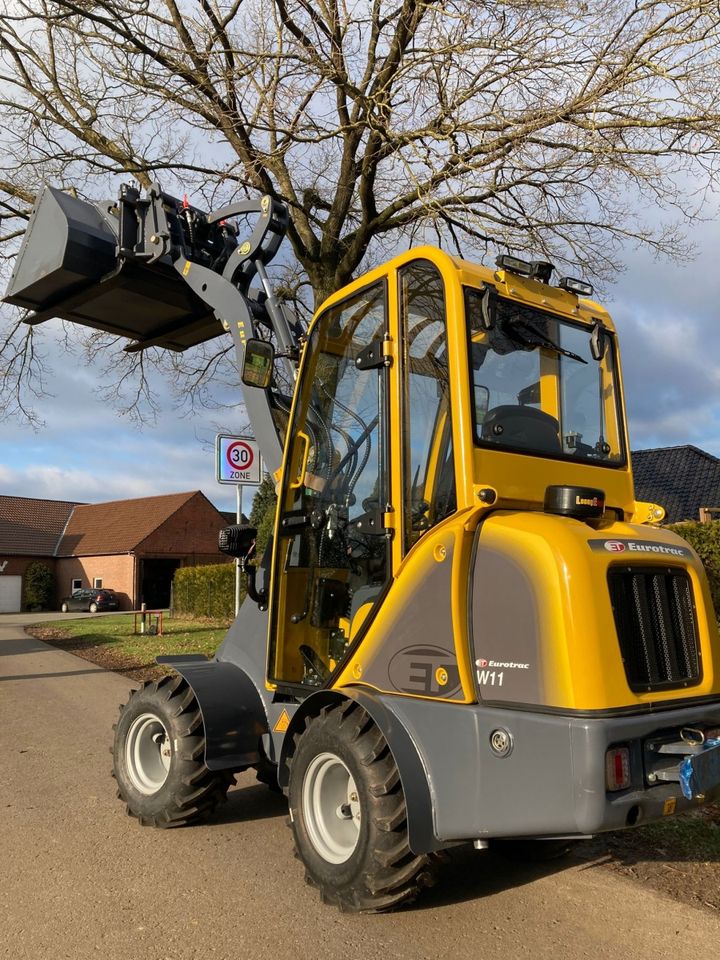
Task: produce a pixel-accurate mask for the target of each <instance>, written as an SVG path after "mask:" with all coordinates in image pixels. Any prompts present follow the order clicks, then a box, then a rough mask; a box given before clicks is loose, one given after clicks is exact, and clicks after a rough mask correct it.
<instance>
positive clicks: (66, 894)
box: [0, 616, 720, 960]
mask: <svg viewBox="0 0 720 960" xmlns="http://www.w3.org/2000/svg"><path fill="white" fill-rule="evenodd" d="M25 619H27V618H25ZM22 620H23V617H18V616H16V617H11V616H0V756H1V758H2V765H1V766H0V811H1V812H2V817H1V818H0V956H1V957H7V958H11V960H26V958H27V960H64V958H67V960H85V958H98V957H102V958H107V960H216V958H217V960H264V958H267V960H286V958H287V960H304V958H308V960H311V958H312V960H325V958H333V960H335V958H348V960H362V958H366V957H368V958H372V960H385V958H388V960H390V958H398V960H425V958H427V960H440V958H445V957H447V958H450V957H452V958H453V960H470V958H472V960H494V958H498V960H499V958H503V960H516V958H524V957H532V958H533V960H546V958H552V960H564V958H568V960H579V958H583V957H589V958H593V960H600V958H613V960H614V958H617V960H664V958H670V957H675V956H678V957H679V956H682V957H687V958H692V960H706V958H707V960H710V958H712V960H715V958H716V957H717V950H718V940H719V936H720V923H718V920H717V919H716V917H715V916H714V915H713V914H712V913H710V912H703V911H699V910H696V909H694V908H691V907H688V906H685V905H683V904H680V903H676V902H674V901H671V900H669V899H665V898H664V897H662V896H661V895H660V894H657V893H654V892H653V891H651V890H647V889H645V888H644V887H643V886H642V885H640V884H638V883H633V882H632V881H629V880H625V879H623V878H621V877H618V876H616V875H614V874H613V873H611V872H610V871H609V870H607V869H605V868H603V867H601V866H599V865H597V864H576V863H572V862H571V863H562V864H555V865H553V866H551V867H548V866H543V867H526V866H519V865H517V864H506V863H503V862H502V861H501V860H499V859H496V858H494V857H492V856H491V855H490V854H487V853H477V852H475V851H474V850H472V849H466V848H462V849H461V850H459V851H456V852H455V853H454V857H453V862H452V865H451V868H450V872H449V873H448V874H446V875H445V876H444V877H443V879H442V881H441V883H440V884H439V885H438V886H437V887H435V888H434V889H433V890H431V891H428V892H427V893H426V895H425V897H424V899H423V900H422V901H421V903H419V904H417V905H415V906H414V907H411V908H409V909H406V910H404V911H402V912H400V913H396V914H389V915H383V916H352V915H346V914H340V913H339V912H337V911H336V910H335V909H334V908H330V907H325V906H323V905H322V904H321V903H320V902H319V900H318V897H317V893H316V891H314V890H313V889H312V888H310V887H307V886H305V884H304V883H303V880H302V869H301V867H300V864H299V863H298V862H297V861H296V860H294V859H293V856H292V841H291V837H290V831H289V830H288V829H287V827H286V826H285V810H284V802H283V800H282V798H279V797H277V796H275V795H273V794H271V793H269V792H268V791H267V789H266V788H265V787H263V786H261V785H257V784H256V783H255V781H254V779H253V776H252V774H244V775H243V776H242V778H241V780H240V784H239V785H238V788H236V789H234V790H232V791H231V793H230V800H229V802H228V804H227V805H226V806H225V807H224V808H223V809H222V812H221V813H220V814H219V816H218V817H217V819H216V820H214V821H213V822H212V823H210V824H208V825H205V826H200V827H192V828H189V829H184V830H171V831H162V830H153V829H147V828H145V829H144V828H141V827H140V826H138V824H137V822H136V821H135V820H133V819H131V818H128V817H125V816H124V814H123V808H122V807H121V805H120V803H119V801H117V800H116V799H115V788H114V781H113V780H112V779H111V777H110V754H109V752H108V746H109V744H110V741H111V725H112V723H113V722H114V720H115V716H116V712H117V706H118V704H119V703H120V702H123V701H124V700H125V698H126V694H127V691H128V689H129V688H130V686H131V684H130V683H129V682H128V681H127V680H126V679H124V678H123V677H121V676H119V675H117V674H113V673H108V672H105V671H103V670H101V669H100V668H97V667H95V666H93V665H92V664H90V663H88V662H87V661H85V660H79V659H77V658H76V657H73V656H72V655H70V654H67V653H64V652H62V651H60V650H56V649H54V648H52V647H48V646H47V645H45V644H43V643H41V642H39V641H37V640H33V639H30V638H28V637H27V636H25V634H24V633H23V631H22V628H21V626H20V625H19V624H20V623H21V622H22Z"/></svg>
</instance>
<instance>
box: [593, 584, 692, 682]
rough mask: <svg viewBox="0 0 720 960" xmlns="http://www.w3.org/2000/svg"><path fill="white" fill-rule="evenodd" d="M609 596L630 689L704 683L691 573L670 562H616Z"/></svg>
mask: <svg viewBox="0 0 720 960" xmlns="http://www.w3.org/2000/svg"><path fill="white" fill-rule="evenodd" d="M608 584H609V587H610V601H611V603H612V608H613V613H614V615H615V626H616V628H617V634H618V640H619V641H620V651H621V653H622V657H623V661H624V663H625V674H626V676H627V680H628V684H629V686H630V689H631V690H635V691H641V690H642V691H645V690H659V689H662V688H664V687H684V686H690V685H691V684H694V683H699V682H700V656H699V651H698V641H697V630H696V626H695V608H694V603H693V593H692V586H691V584H690V578H689V577H688V575H687V573H686V572H685V571H684V570H682V569H677V568H668V567H612V568H611V569H610V570H609V571H608Z"/></svg>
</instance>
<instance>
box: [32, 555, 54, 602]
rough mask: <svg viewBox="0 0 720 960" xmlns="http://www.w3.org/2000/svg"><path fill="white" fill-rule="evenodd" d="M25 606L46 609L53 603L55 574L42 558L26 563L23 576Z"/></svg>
mask: <svg viewBox="0 0 720 960" xmlns="http://www.w3.org/2000/svg"><path fill="white" fill-rule="evenodd" d="M24 590H25V607H26V608H27V609H28V610H33V609H35V608H36V607H40V608H41V609H42V610H48V609H49V608H50V607H52V606H53V605H54V603H55V574H54V573H53V572H52V570H51V569H50V567H49V566H48V565H47V564H46V563H43V562H42V560H33V562H32V563H30V564H28V566H27V569H26V570H25V577H24Z"/></svg>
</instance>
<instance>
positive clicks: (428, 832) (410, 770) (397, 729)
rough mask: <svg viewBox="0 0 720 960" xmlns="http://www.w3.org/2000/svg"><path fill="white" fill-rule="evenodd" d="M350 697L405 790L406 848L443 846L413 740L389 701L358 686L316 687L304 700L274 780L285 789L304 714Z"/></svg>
mask: <svg viewBox="0 0 720 960" xmlns="http://www.w3.org/2000/svg"><path fill="white" fill-rule="evenodd" d="M342 700H354V701H355V702H356V703H357V704H358V705H359V706H361V707H363V709H364V710H366V711H367V713H369V714H370V716H371V717H372V719H373V721H374V722H375V723H376V724H377V726H378V727H379V728H380V730H381V732H382V734H383V736H384V737H385V739H386V740H387V743H388V746H389V747H390V752H391V753H392V755H393V759H394V760H395V763H396V765H397V768H398V772H399V774H400V782H401V784H402V788H403V792H404V794H405V803H406V805H407V819H408V839H409V843H410V849H411V850H412V851H413V853H415V854H421V853H429V852H430V851H432V850H438V849H440V848H442V847H445V846H447V844H446V843H443V842H441V841H439V840H437V838H436V837H435V832H434V830H433V814H432V798H431V795H430V786H429V784H428V779H427V775H426V773H425V767H424V765H423V762H422V759H421V757H420V753H419V751H418V749H417V746H416V745H415V742H414V740H413V739H412V737H411V736H410V733H409V732H408V730H407V729H406V727H405V725H404V724H403V721H402V720H401V719H400V718H399V717H398V716H397V714H396V713H395V712H394V711H393V710H392V707H391V705H390V704H388V703H387V702H385V701H384V699H383V698H382V697H381V696H378V695H377V694H375V693H374V692H371V691H369V690H365V689H362V688H360V687H343V688H342V690H319V691H318V692H317V693H313V694H311V695H310V696H309V697H308V698H307V699H306V700H304V701H303V702H302V703H301V704H300V706H299V707H298V709H297V711H296V712H295V714H294V715H293V717H292V719H291V721H290V726H289V727H288V729H287V731H286V733H285V738H284V740H283V744H282V749H281V751H280V761H279V764H278V782H279V784H280V786H281V787H282V788H283V790H284V791H285V792H287V786H288V781H289V768H288V759H289V758H290V757H291V756H292V754H293V752H294V750H295V739H294V735H295V734H296V733H298V732H300V731H302V730H303V729H304V728H305V719H306V717H315V716H317V715H318V714H319V713H320V711H321V710H322V708H323V707H325V706H328V705H329V704H333V703H339V702H341V701H342Z"/></svg>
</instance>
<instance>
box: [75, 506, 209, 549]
mask: <svg viewBox="0 0 720 960" xmlns="http://www.w3.org/2000/svg"><path fill="white" fill-rule="evenodd" d="M198 495H199V496H202V494H199V492H198V491H197V490H193V491H191V492H190V493H171V494H165V495H162V496H157V497H140V498H138V499H135V500H113V501H110V502H109V503H86V504H83V505H81V506H78V507H76V508H75V510H74V511H73V514H72V517H71V518H70V522H69V523H68V525H67V528H66V530H65V534H64V535H63V538H62V540H61V541H60V544H59V546H58V550H57V556H58V557H79V556H83V557H92V556H102V555H104V554H116V553H130V552H131V551H132V550H134V549H135V547H137V545H138V544H140V543H142V541H143V540H145V539H146V538H147V537H149V536H150V534H151V533H153V532H154V531H155V530H157V528H158V527H159V526H160V524H162V523H164V522H165V521H166V520H167V519H168V518H169V517H171V516H172V515H173V514H174V513H176V512H177V511H178V510H179V509H180V508H181V507H183V506H184V505H185V504H186V503H187V502H188V501H189V500H191V499H192V498H193V497H195V496H198Z"/></svg>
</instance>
